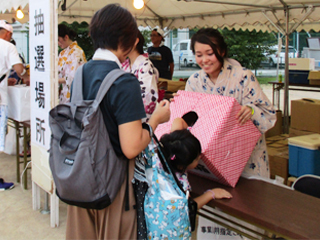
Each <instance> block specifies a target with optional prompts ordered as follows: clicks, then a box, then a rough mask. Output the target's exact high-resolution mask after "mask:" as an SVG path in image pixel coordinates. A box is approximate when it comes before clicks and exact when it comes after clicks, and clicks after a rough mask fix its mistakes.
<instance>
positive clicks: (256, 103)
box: [185, 28, 276, 178]
mask: <svg viewBox="0 0 320 240" xmlns="http://www.w3.org/2000/svg"><path fill="white" fill-rule="evenodd" d="M191 48H192V51H193V53H194V54H195V58H196V62H197V63H198V65H199V66H200V67H201V70H200V71H198V72H196V73H194V74H193V75H192V76H190V78H189V79H188V81H187V84H186V87H185V90H186V91H191V92H201V93H208V94H215V95H221V96H229V97H234V98H235V99H236V100H237V101H238V103H239V104H240V105H242V107H241V110H240V111H239V113H238V114H237V118H238V119H239V123H240V124H244V123H245V122H247V121H248V120H252V122H253V123H254V125H255V126H256V127H257V128H258V130H259V131H260V132H261V133H262V136H261V137H260V139H259V140H258V142H257V144H256V146H255V148H254V150H253V152H252V154H251V156H250V159H249V160H248V163H247V165H246V166H245V169H244V170H243V172H242V176H244V177H250V176H260V177H263V178H270V172H269V161H268V154H267V146H266V141H265V137H264V133H265V132H266V131H267V130H269V129H270V128H272V127H273V125H274V124H275V121H276V115H275V110H274V109H273V107H272V104H271V103H270V101H269V100H268V98H267V96H266V95H265V94H264V93H263V91H262V89H261V87H260V85H259V82H258V81H257V79H256V77H255V76H254V74H253V73H252V72H251V71H250V70H248V69H246V68H243V67H241V66H239V65H240V64H235V60H233V59H228V58H227V45H226V43H225V41H224V39H223V37H222V35H221V34H220V32H219V31H218V30H216V29H212V28H206V29H200V30H199V31H198V32H197V33H196V34H195V35H194V36H193V37H192V39H191ZM236 63H237V62H236ZM239 140H240V141H241V139H239Z"/></svg>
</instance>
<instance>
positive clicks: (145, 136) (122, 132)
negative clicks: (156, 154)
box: [119, 100, 170, 159]
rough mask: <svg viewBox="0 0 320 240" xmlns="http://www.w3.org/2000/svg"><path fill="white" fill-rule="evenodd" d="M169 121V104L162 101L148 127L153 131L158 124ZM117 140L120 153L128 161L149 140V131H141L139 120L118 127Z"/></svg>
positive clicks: (166, 101)
mask: <svg viewBox="0 0 320 240" xmlns="http://www.w3.org/2000/svg"><path fill="white" fill-rule="evenodd" d="M169 119H170V103H169V101H168V100H163V101H161V102H160V103H159V105H158V106H157V108H156V109H155V111H154V112H153V114H152V115H151V118H150V120H149V125H150V126H151V127H152V129H153V131H154V130H155V129H156V128H157V126H158V125H159V124H161V123H164V122H167V121H168V120H169ZM119 139H120V145H121V149H122V152H123V154H124V155H125V156H126V157H127V158H128V159H132V158H134V157H136V156H137V155H138V154H139V153H140V152H141V151H142V150H143V149H145V148H146V147H147V145H148V144H149V142H150V140H151V138H150V134H149V131H147V130H145V129H142V124H141V120H137V121H133V122H128V123H124V124H121V125H119Z"/></svg>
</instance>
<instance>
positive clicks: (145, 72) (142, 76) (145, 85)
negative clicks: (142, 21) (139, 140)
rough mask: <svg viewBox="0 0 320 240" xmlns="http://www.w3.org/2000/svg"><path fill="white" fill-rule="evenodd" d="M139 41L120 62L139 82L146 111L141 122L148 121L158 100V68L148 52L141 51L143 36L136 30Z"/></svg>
mask: <svg viewBox="0 0 320 240" xmlns="http://www.w3.org/2000/svg"><path fill="white" fill-rule="evenodd" d="M138 39H139V42H138V43H137V46H136V48H135V49H133V50H132V51H131V52H130V53H129V55H128V59H127V60H126V61H125V62H124V63H123V64H122V68H123V70H124V71H126V72H131V73H132V74H134V75H135V76H136V78H137V79H138V80H139V82H140V87H141V97H142V101H143V105H144V108H145V111H146V115H147V118H145V119H143V120H142V122H148V120H149V119H150V116H151V114H152V113H153V111H154V109H155V107H156V105H157V102H158V96H159V95H158V87H157V83H158V78H159V73H158V70H157V69H156V68H155V67H154V66H153V64H152V62H151V61H150V60H149V58H148V54H147V53H144V52H143V44H144V38H143V36H142V34H141V32H140V31H139V32H138Z"/></svg>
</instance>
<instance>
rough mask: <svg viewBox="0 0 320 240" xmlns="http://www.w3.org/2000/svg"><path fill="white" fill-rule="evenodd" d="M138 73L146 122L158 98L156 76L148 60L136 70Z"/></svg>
mask: <svg viewBox="0 0 320 240" xmlns="http://www.w3.org/2000/svg"><path fill="white" fill-rule="evenodd" d="M138 71H139V72H138V80H139V82H140V86H141V96H142V101H143V105H144V108H145V111H146V114H147V121H148V120H149V119H150V116H151V114H152V113H153V111H154V110H155V107H156V105H157V102H158V97H159V96H158V87H157V76H156V73H157V72H156V71H154V68H153V67H152V65H151V61H150V60H148V61H145V62H143V65H142V66H141V67H140V68H139V69H138ZM141 82H142V84H141Z"/></svg>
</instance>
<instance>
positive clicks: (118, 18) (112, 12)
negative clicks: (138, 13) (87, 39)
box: [90, 4, 139, 52]
mask: <svg viewBox="0 0 320 240" xmlns="http://www.w3.org/2000/svg"><path fill="white" fill-rule="evenodd" d="M138 31H139V30H138V26H137V23H136V21H135V19H134V17H133V16H132V14H131V13H130V12H129V11H128V10H126V9H125V8H123V7H120V5H119V4H108V5H106V6H105V7H103V8H101V9H100V10H98V11H97V12H96V13H95V14H94V15H93V17H92V20H91V23H90V36H91V38H92V41H93V46H94V49H95V50H97V49H98V48H102V49H109V50H117V49H118V48H119V47H121V48H122V49H123V50H124V51H128V52H129V51H130V50H131V49H132V48H133V46H134V44H135V41H136V39H137V34H138Z"/></svg>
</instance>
